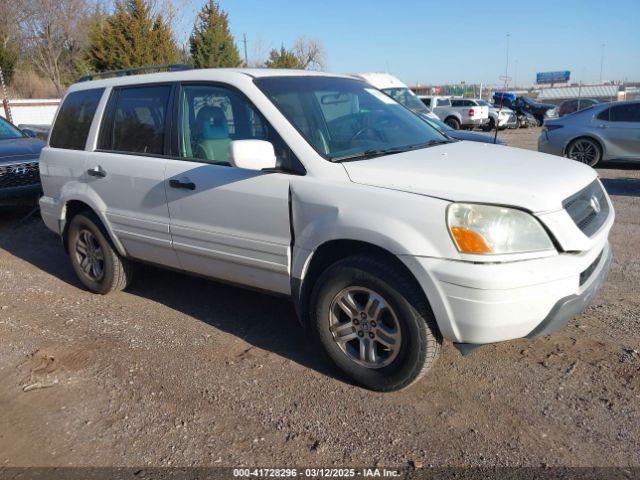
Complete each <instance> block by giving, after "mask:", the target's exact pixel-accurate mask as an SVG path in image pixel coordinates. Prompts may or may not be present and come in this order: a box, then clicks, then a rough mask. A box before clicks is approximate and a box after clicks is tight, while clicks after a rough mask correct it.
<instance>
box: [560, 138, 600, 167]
mask: <svg viewBox="0 0 640 480" xmlns="http://www.w3.org/2000/svg"><path fill="white" fill-rule="evenodd" d="M566 156H567V157H568V158H571V159H573V160H576V161H578V162H580V163H585V164H587V165H589V166H590V167H595V166H596V165H597V164H598V162H599V161H600V159H601V158H602V148H601V147H600V145H599V144H598V142H596V141H595V140H592V139H591V138H578V139H576V140H574V141H572V142H571V143H570V144H569V146H568V147H567V151H566Z"/></svg>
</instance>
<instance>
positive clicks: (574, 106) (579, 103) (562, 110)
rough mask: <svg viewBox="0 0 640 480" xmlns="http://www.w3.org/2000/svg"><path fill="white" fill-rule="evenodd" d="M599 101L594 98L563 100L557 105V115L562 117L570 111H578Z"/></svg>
mask: <svg viewBox="0 0 640 480" xmlns="http://www.w3.org/2000/svg"><path fill="white" fill-rule="evenodd" d="M598 103H600V102H599V101H598V100H596V99H595V98H572V99H571V100H565V101H564V102H562V103H561V104H560V106H559V107H558V116H559V117H564V116H565V115H569V114H570V113H574V112H579V111H580V110H584V109H585V108H589V107H593V106H594V105H596V104H598Z"/></svg>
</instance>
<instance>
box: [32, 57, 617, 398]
mask: <svg viewBox="0 0 640 480" xmlns="http://www.w3.org/2000/svg"><path fill="white" fill-rule="evenodd" d="M40 172H41V176H42V186H43V189H44V196H43V197H42V199H41V201H40V205H41V211H42V217H43V219H44V221H45V223H46V224H47V226H48V227H49V228H50V229H51V230H53V231H54V232H56V233H58V234H60V235H61V236H62V239H63V242H64V246H65V248H66V250H67V251H68V253H69V256H70V260H71V263H72V265H73V268H74V269H75V271H76V273H77V275H78V277H79V278H80V280H81V281H82V283H83V284H84V285H85V286H86V287H87V288H88V289H90V290H91V291H93V292H96V293H100V294H106V293H110V292H114V291H116V290H119V289H122V288H124V287H126V285H127V283H128V282H129V281H130V279H131V274H132V268H131V267H132V262H134V261H141V262H147V263H153V264H158V265H162V266H166V267H168V268H172V269H177V270H182V271H185V272H190V273H194V274H199V275H204V276H207V277H211V278H216V279H220V280H223V281H228V282H232V283H235V284H239V285H244V286H247V287H252V288H257V289H261V290H264V291H269V292H274V293H277V294H284V295H287V296H290V297H291V298H292V300H293V302H294V304H295V306H296V308H297V311H298V313H299V316H300V318H301V319H302V323H303V324H304V325H305V326H306V327H307V328H308V329H309V330H310V331H311V332H312V333H313V336H314V337H315V338H316V339H317V340H318V341H319V343H320V344H321V345H322V347H323V348H324V350H325V351H326V352H327V354H328V356H329V357H330V358H331V359H332V360H333V362H334V363H335V364H336V365H337V366H338V367H339V368H340V369H341V370H342V371H343V372H345V373H346V374H347V375H348V376H350V377H351V378H353V379H354V380H355V381H356V382H358V383H359V384H361V385H364V386H366V387H368V388H372V389H376V390H396V389H399V388H403V387H406V386H408V385H410V384H411V383H412V382H414V381H415V380H416V379H418V378H419V377H420V376H421V375H422V374H423V373H425V372H426V370H428V369H429V367H430V366H431V365H432V364H433V362H434V361H435V359H436V358H437V356H438V353H439V350H440V345H441V343H442V341H443V339H448V340H451V341H453V342H454V343H455V344H457V346H458V347H459V348H460V349H461V350H462V351H463V352H464V351H468V350H470V349H472V348H474V347H475V346H477V345H481V344H486V343H491V342H499V341H503V340H509V339H515V338H521V337H527V338H535V337H537V336H540V335H544V334H547V333H549V332H551V331H553V330H555V329H558V328H560V327H562V326H563V325H565V324H566V323H567V321H568V320H569V319H570V318H571V317H572V316H574V315H575V314H577V313H579V312H580V311H581V310H582V309H583V308H584V307H585V306H586V305H587V304H588V303H589V302H590V300H591V299H592V297H593V295H594V294H595V292H596V291H597V290H598V288H599V287H600V285H601V283H602V281H603V279H604V277H605V275H606V272H607V270H608V267H609V264H610V262H611V253H610V249H609V244H608V239H607V237H608V234H609V230H610V229H611V226H612V224H613V220H614V212H613V208H612V205H611V203H610V200H609V198H608V196H607V194H606V193H605V191H604V189H603V188H602V185H601V183H600V181H599V180H598V178H597V175H596V173H595V171H594V170H592V169H591V168H590V167H587V166H585V165H581V164H578V163H577V162H574V161H572V160H568V159H565V158H560V157H555V156H550V155H545V154H541V153H537V152H531V151H525V150H519V149H515V148H508V147H500V146H494V145H491V144H478V143H472V142H453V141H451V140H449V139H448V138H446V137H444V136H442V134H440V133H439V132H438V131H436V130H435V129H433V128H431V127H430V126H429V125H428V124H427V123H425V122H424V121H422V120H421V119H420V118H419V117H418V116H417V115H415V114H413V113H412V112H410V111H409V110H407V109H406V108H404V107H402V106H400V105H399V104H398V103H396V102H395V101H394V100H393V99H391V98H389V97H388V96H386V95H384V94H383V93H381V92H380V91H379V90H377V89H374V88H372V87H371V86H369V85H368V84H367V83H365V82H364V81H362V80H358V79H354V78H349V77H343V76H337V75H329V74H324V73H312V72H298V71H286V70H283V71H278V70H241V69H239V70H224V69H220V70H191V71H176V72H164V73H155V74H146V75H135V76H118V77H116V78H106V79H98V80H93V81H85V82H80V83H77V84H75V85H73V86H72V87H71V88H70V89H69V92H68V93H67V95H66V96H65V98H64V101H63V103H62V105H61V107H60V109H59V111H58V114H57V117H56V120H55V124H54V127H53V130H52V132H51V135H50V139H49V144H48V146H47V147H46V148H45V149H44V150H43V152H42V155H41V157H40ZM211 288H215V286H213V285H212V287H211ZM271 321H277V319H276V320H274V319H271Z"/></svg>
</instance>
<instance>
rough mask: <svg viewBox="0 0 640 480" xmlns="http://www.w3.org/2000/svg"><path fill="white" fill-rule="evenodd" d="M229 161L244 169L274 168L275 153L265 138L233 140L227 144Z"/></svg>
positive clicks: (234, 165) (232, 164)
mask: <svg viewBox="0 0 640 480" xmlns="http://www.w3.org/2000/svg"><path fill="white" fill-rule="evenodd" d="M229 163H230V164H231V166H233V167H237V168H244V169H245V170H264V169H274V168H276V153H275V150H274V149H273V145H272V144H271V142H267V141H265V140H234V141H232V142H231V143H230V144H229Z"/></svg>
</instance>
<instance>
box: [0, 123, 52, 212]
mask: <svg viewBox="0 0 640 480" xmlns="http://www.w3.org/2000/svg"><path fill="white" fill-rule="evenodd" d="M44 145H45V142H43V141H42V140H39V139H37V138H35V133H34V132H32V131H30V130H20V129H19V128H18V127H16V126H15V125H12V124H11V123H9V122H8V121H6V120H5V119H4V118H2V117H0V205H2V206H6V205H21V204H29V203H33V202H34V201H35V200H36V199H37V198H38V197H39V196H40V193H41V186H40V171H39V168H38V158H39V157H40V150H42V147H44Z"/></svg>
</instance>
